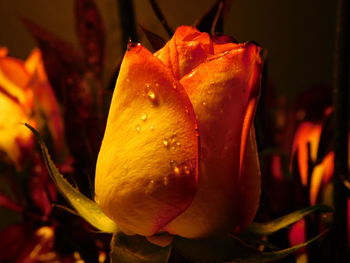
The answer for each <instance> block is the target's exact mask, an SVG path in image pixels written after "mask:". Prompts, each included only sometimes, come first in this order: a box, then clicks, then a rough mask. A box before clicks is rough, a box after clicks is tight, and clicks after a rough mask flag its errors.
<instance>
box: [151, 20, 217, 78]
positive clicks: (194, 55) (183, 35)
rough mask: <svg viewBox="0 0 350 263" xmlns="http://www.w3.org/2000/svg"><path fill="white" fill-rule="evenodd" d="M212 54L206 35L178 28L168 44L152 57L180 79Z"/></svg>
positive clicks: (188, 28)
mask: <svg viewBox="0 0 350 263" xmlns="http://www.w3.org/2000/svg"><path fill="white" fill-rule="evenodd" d="M212 54H213V45H212V43H211V40H210V36H209V35H208V34H207V33H202V32H199V31H198V30H197V29H196V28H194V27H190V26H180V27H178V28H177V29H176V32H175V34H174V36H173V37H172V38H171V39H170V41H168V43H167V44H166V45H165V46H164V47H163V48H162V49H160V50H159V51H157V52H156V53H155V54H154V55H155V56H156V57H157V58H159V59H160V60H161V61H162V62H163V63H164V64H165V65H166V66H167V67H169V68H170V69H171V70H172V72H173V74H174V76H175V78H176V79H180V78H181V77H182V76H184V75H185V74H187V73H189V72H190V71H191V70H192V69H193V68H195V67H196V66H198V65H199V64H200V63H202V62H204V61H205V60H206V59H207V57H208V56H209V55H212Z"/></svg>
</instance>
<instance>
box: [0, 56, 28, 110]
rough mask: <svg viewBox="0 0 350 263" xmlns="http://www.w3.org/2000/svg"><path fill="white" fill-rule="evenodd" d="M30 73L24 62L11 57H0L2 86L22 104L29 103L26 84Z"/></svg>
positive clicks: (0, 83) (0, 84)
mask: <svg viewBox="0 0 350 263" xmlns="http://www.w3.org/2000/svg"><path fill="white" fill-rule="evenodd" d="M29 78H30V75H29V73H28V72H27V70H26V68H25V67H24V63H23V62H22V61H20V60H18V59H15V58H11V57H2V58H0V86H1V87H2V88H3V89H5V90H6V91H7V92H8V93H9V94H10V95H11V96H13V97H15V98H17V99H18V101H19V102H20V103H22V104H27V100H28V98H27V94H26V93H25V91H24V90H25V88H26V85H27V83H28V81H29Z"/></svg>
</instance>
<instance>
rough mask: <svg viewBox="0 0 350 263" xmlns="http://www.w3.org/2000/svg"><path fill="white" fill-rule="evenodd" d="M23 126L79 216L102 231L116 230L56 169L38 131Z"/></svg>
mask: <svg viewBox="0 0 350 263" xmlns="http://www.w3.org/2000/svg"><path fill="white" fill-rule="evenodd" d="M25 126H26V127H28V128H29V129H30V130H31V131H32V132H33V134H34V135H35V137H36V139H37V141H38V143H39V145H40V148H41V151H42V155H43V159H44V161H45V164H46V167H47V170H48V172H49V174H50V176H51V178H52V180H53V181H54V182H55V184H56V186H57V188H58V189H59V191H60V192H61V193H62V195H63V196H64V198H65V199H66V200H67V201H68V202H69V203H70V204H71V205H72V207H73V208H74V209H75V210H76V211H77V212H78V214H79V216H81V217H82V218H84V219H85V220H86V221H87V222H88V223H90V224H91V225H92V226H94V227H95V228H97V229H98V230H100V231H102V232H105V233H116V232H118V226H117V224H116V223H115V222H114V221H112V220H111V219H110V218H109V217H107V216H106V215H105V214H104V213H103V212H102V210H101V208H100V207H99V206H98V205H97V203H95V202H94V201H92V200H91V199H89V198H87V197H86V196H85V195H83V194H82V193H81V192H79V190H78V189H76V188H74V187H73V186H72V185H71V184H70V183H69V182H68V181H67V180H66V179H65V178H64V177H63V175H62V174H61V173H60V172H59V171H58V169H57V167H56V166H55V164H54V163H53V161H52V159H51V156H50V154H49V152H48V149H47V147H46V145H45V142H44V140H43V139H42V137H41V135H40V133H39V132H38V131H37V130H35V129H34V128H33V127H32V126H30V125H29V124H27V123H26V124H25Z"/></svg>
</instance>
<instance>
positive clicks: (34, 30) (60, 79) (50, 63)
mask: <svg viewBox="0 0 350 263" xmlns="http://www.w3.org/2000/svg"><path fill="white" fill-rule="evenodd" d="M22 21H23V23H24V25H25V26H26V28H27V29H28V30H29V32H30V33H31V34H32V35H33V37H34V38H35V40H36V41H37V43H38V46H39V48H40V50H41V52H42V56H43V60H44V65H45V70H46V73H47V75H48V78H49V80H50V83H51V85H52V87H53V89H54V90H55V93H56V95H57V96H58V98H59V99H60V100H61V101H62V97H63V96H64V95H65V93H67V92H68V91H67V89H68V88H69V87H68V86H69V85H68V84H69V82H72V79H73V78H74V77H76V75H81V74H82V72H84V67H85V65H84V61H83V59H82V57H81V54H80V53H79V52H78V51H77V50H76V49H75V48H74V47H73V46H72V45H70V44H69V43H67V42H66V41H64V40H63V39H61V38H59V37H57V36H55V35H54V34H52V33H51V32H49V31H47V30H46V29H44V28H43V27H41V26H39V25H38V24H36V23H34V22H32V21H30V20H29V19H27V18H22Z"/></svg>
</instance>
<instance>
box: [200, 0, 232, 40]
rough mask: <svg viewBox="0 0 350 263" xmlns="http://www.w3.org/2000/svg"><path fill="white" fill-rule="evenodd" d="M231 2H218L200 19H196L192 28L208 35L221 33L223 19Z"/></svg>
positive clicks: (225, 0)
mask: <svg viewBox="0 0 350 263" xmlns="http://www.w3.org/2000/svg"><path fill="white" fill-rule="evenodd" d="M231 2H232V1H231V0H218V1H217V2H216V3H215V4H214V5H213V6H212V7H211V8H210V9H209V10H208V11H207V12H206V13H205V14H204V15H203V16H202V17H201V18H200V19H198V20H197V21H196V22H195V23H194V26H195V27H197V28H198V30H199V31H201V32H207V33H210V34H214V33H222V32H223V20H224V19H223V17H224V14H225V12H227V11H228V9H229V6H230V4H231Z"/></svg>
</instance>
